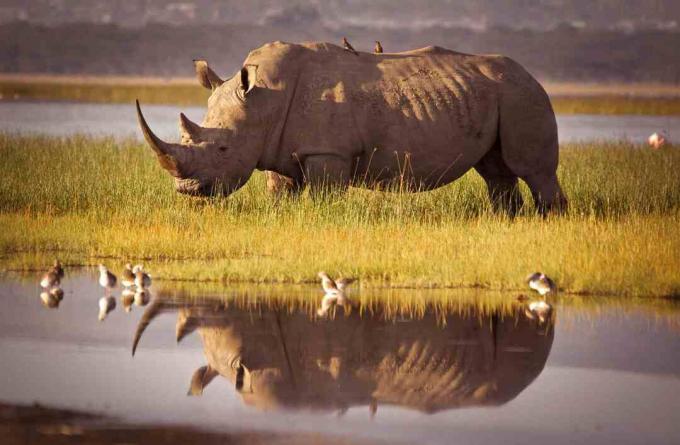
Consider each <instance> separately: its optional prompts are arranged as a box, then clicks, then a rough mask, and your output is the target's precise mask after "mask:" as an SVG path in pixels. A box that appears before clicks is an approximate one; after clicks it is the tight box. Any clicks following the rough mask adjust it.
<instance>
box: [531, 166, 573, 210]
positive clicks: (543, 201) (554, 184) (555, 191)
mask: <svg viewBox="0 0 680 445" xmlns="http://www.w3.org/2000/svg"><path fill="white" fill-rule="evenodd" d="M522 179H523V180H524V182H526V183H527V185H528V186H529V189H530V190H531V195H532V196H533V198H534V203H535V204H536V210H538V212H539V213H540V214H541V215H543V216H546V215H547V214H548V213H551V212H557V213H563V212H565V211H566V210H567V198H566V197H565V196H564V193H562V189H561V188H560V183H559V182H558V180H557V174H556V173H555V172H552V173H550V172H547V173H533V174H530V175H527V176H523V177H522Z"/></svg>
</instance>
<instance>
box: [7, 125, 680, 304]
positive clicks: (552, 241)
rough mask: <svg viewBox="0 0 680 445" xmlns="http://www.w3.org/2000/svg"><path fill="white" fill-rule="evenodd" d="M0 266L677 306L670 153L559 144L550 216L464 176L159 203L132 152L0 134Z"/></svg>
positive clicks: (256, 189) (158, 192) (97, 142)
mask: <svg viewBox="0 0 680 445" xmlns="http://www.w3.org/2000/svg"><path fill="white" fill-rule="evenodd" d="M0 156H1V161H0V208H1V209H2V210H1V212H0V226H2V227H3V230H2V232H1V233H0V251H1V252H2V253H3V255H4V256H5V259H4V260H3V263H4V264H5V268H31V267H38V266H41V265H43V264H48V263H49V262H51V261H52V259H53V257H54V256H60V257H62V258H66V259H67V260H69V261H71V262H73V263H74V264H92V263H96V262H98V261H100V258H101V257H107V258H110V261H117V262H121V263H122V262H123V261H124V260H126V259H131V258H142V259H145V260H146V261H150V262H152V263H153V267H154V269H155V270H156V272H157V275H158V274H160V276H161V278H166V279H170V278H172V279H189V280H222V281H228V282H237V281H251V282H287V283H298V282H308V281H313V280H315V275H316V272H317V271H318V270H320V269H324V270H327V271H329V272H332V273H343V274H346V275H350V274H351V275H355V276H358V277H361V279H362V285H381V286H385V285H386V286H397V287H461V286H463V287H464V286H478V287H487V288H497V289H519V288H523V286H524V284H523V279H524V277H525V276H526V274H527V273H529V272H533V271H534V270H541V271H544V272H546V273H548V274H550V275H552V276H554V277H555V278H556V279H557V280H558V282H559V284H560V286H561V287H562V288H563V289H564V290H567V291H570V292H581V293H594V292H597V293H608V294H624V295H640V296H646V295H677V294H680V277H679V276H678V274H677V270H678V267H679V266H680V256H679V255H678V253H677V252H680V230H678V229H680V222H679V221H680V219H679V216H680V175H678V174H677V172H678V171H679V168H680V152H678V150H677V149H675V148H673V147H670V148H668V149H666V150H661V151H657V152H653V151H649V150H647V149H643V148H642V147H641V146H636V145H632V144H629V143H604V142H603V143H594V144H575V145H566V146H564V147H563V149H562V151H561V159H560V170H559V175H560V180H561V183H562V186H563V188H564V190H565V192H566V194H567V196H568V198H569V205H570V207H569V210H568V212H567V214H566V215H564V216H562V217H550V218H548V219H545V220H544V219H542V218H540V217H538V216H536V215H535V212H534V211H533V205H532V204H531V197H530V194H529V192H528V190H527V189H526V187H525V186H524V185H522V187H521V189H522V193H523V196H524V199H525V202H526V203H527V204H526V206H525V208H524V209H523V210H522V212H521V213H520V216H519V217H517V218H515V219H514V220H510V219H508V218H506V217H504V216H502V215H494V214H493V213H492V212H491V211H490V206H489V203H488V199H487V196H486V188H485V185H484V182H483V181H482V180H481V178H480V177H479V176H478V175H477V174H476V173H475V172H474V171H471V172H469V173H468V174H466V175H465V176H464V177H462V178H461V179H459V180H458V181H456V182H455V183H453V184H450V185H448V186H446V187H442V188H440V189H437V190H434V191H431V192H425V193H405V192H398V191H397V192H376V191H369V190H365V189H357V188H351V189H350V190H349V192H348V193H346V194H338V193H332V194H330V195H329V196H328V197H327V199H317V200H314V199H311V198H310V197H309V196H306V195H303V196H302V197H301V198H289V197H283V198H280V199H275V198H273V197H271V196H269V195H268V194H267V193H266V190H265V185H264V179H263V175H260V174H256V175H254V176H253V178H252V179H251V180H250V181H249V183H248V184H247V185H246V186H245V187H244V188H243V189H241V190H240V191H238V192H237V193H235V194H234V195H232V196H230V197H228V198H213V199H202V198H191V197H186V196H182V195H179V194H177V193H175V191H174V187H173V181H172V178H170V177H169V175H168V174H167V173H166V172H165V171H163V170H162V169H161V168H160V167H159V166H158V165H157V162H156V160H155V159H154V156H153V155H152V153H151V152H150V150H149V149H148V148H146V147H144V146H143V145H142V143H141V142H138V141H136V140H122V141H119V140H114V139H105V138H90V137H85V136H76V137H68V138H52V137H43V136H14V135H8V134H0Z"/></svg>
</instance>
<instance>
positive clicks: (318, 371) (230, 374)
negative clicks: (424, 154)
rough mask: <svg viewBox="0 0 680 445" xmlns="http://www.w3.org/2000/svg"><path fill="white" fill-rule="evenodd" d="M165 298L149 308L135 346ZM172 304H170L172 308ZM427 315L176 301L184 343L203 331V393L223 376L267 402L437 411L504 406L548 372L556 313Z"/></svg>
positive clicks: (195, 387)
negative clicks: (321, 314)
mask: <svg viewBox="0 0 680 445" xmlns="http://www.w3.org/2000/svg"><path fill="white" fill-rule="evenodd" d="M163 304H164V303H163V302H162V301H157V302H154V304H152V306H151V307H149V308H148V309H147V311H146V313H145V314H144V316H143V318H142V320H141V321H140V326H139V328H138V331H137V334H136V335H135V344H134V347H135V348H136V346H137V344H138V342H139V339H140V338H141V335H142V333H143V331H144V329H145V328H146V327H147V326H148V324H149V322H151V320H152V319H153V318H154V317H155V315H157V314H158V313H159V312H160V310H159V309H158V308H159V307H161V306H162V305H163ZM166 309H167V310H170V309H169V306H166ZM468 309H469V310H465V311H463V313H465V314H466V315H455V314H454V315H443V314H442V313H441V312H439V313H437V312H436V311H434V310H433V309H432V308H428V309H427V310H426V311H425V312H424V314H423V315H422V316H419V317H416V318H413V319H404V318H400V319H398V320H395V319H393V318H390V317H385V316H384V314H383V313H382V310H381V309H380V307H374V308H372V310H370V311H364V313H363V315H359V313H358V311H356V310H354V311H352V312H351V313H349V314H345V315H342V314H341V313H337V314H336V316H335V317H334V318H331V319H328V318H314V317H313V316H311V315H310V314H308V313H306V312H304V311H301V310H292V311H291V310H289V309H287V308H285V307H257V308H250V309H241V308H238V307H235V305H233V304H230V305H229V306H228V307H227V306H226V305H222V306H220V305H219V303H216V304H208V305H204V306H199V305H196V304H175V306H174V307H173V309H172V310H177V311H178V319H177V338H178V341H179V340H181V339H182V338H183V337H184V336H186V335H188V334H189V333H191V332H193V331H196V332H197V333H198V334H199V335H200V337H201V341H202V343H203V349H204V353H205V356H206V358H207V362H208V363H207V365H206V366H202V367H200V368H199V369H197V370H196V372H195V373H194V375H193V376H192V378H191V384H190V388H189V394H192V395H200V394H202V392H203V390H204V388H205V387H206V386H207V385H208V384H209V383H210V381H211V380H212V379H213V378H215V377H216V376H222V377H223V378H226V379H228V380H229V381H230V382H231V383H232V384H233V385H234V388H235V390H236V391H237V392H238V393H239V394H240V395H241V397H242V398H243V401H244V403H246V404H248V405H253V406H255V407H257V408H259V409H265V410H267V409H282V408H285V409H314V410H322V411H334V410H335V411H339V412H344V411H345V410H347V409H348V408H350V407H352V406H359V405H365V406H369V409H371V412H374V410H375V409H376V407H377V406H378V405H379V404H392V405H398V406H402V407H407V408H411V409H416V410H420V411H423V412H428V413H433V412H437V411H441V410H445V409H452V408H459V407H466V406H488V405H500V404H503V403H506V402H508V401H510V400H512V399H513V398H515V397H516V396H517V395H518V394H519V393H520V392H522V391H523V390H524V389H525V388H526V387H527V386H528V385H529V384H530V383H531V382H532V381H533V380H534V379H535V378H536V377H537V376H538V375H539V374H540V373H541V371H542V370H543V367H544V366H545V363H546V360H547V358H548V355H549V353H550V349H551V346H552V341H553V336H554V330H553V323H554V319H553V318H552V317H551V318H549V319H547V320H545V321H541V320H537V319H536V318H535V317H532V316H528V315H527V312H526V311H525V310H523V309H522V307H521V306H519V305H518V306H517V307H516V308H515V310H514V312H513V313H504V314H501V313H500V312H498V313H491V314H482V313H480V312H479V311H478V310H476V309H475V308H474V307H470V308H468Z"/></svg>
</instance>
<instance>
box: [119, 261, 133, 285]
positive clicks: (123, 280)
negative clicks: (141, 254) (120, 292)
mask: <svg viewBox="0 0 680 445" xmlns="http://www.w3.org/2000/svg"><path fill="white" fill-rule="evenodd" d="M120 284H122V285H123V286H125V287H132V286H133V285H134V284H135V274H134V272H132V264H130V263H127V264H126V265H125V268H124V269H123V273H122V274H121V275H120Z"/></svg>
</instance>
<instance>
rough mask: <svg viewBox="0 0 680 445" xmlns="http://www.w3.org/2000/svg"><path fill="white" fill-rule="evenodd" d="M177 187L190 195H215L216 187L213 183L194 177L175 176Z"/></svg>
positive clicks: (179, 190) (180, 191) (181, 191)
mask: <svg viewBox="0 0 680 445" xmlns="http://www.w3.org/2000/svg"><path fill="white" fill-rule="evenodd" d="M175 189H176V190H177V191H178V192H179V193H182V194H184V195H190V196H213V195H214V194H215V187H214V186H213V185H212V184H209V183H204V182H201V181H199V180H198V179H194V178H189V179H183V178H175Z"/></svg>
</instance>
